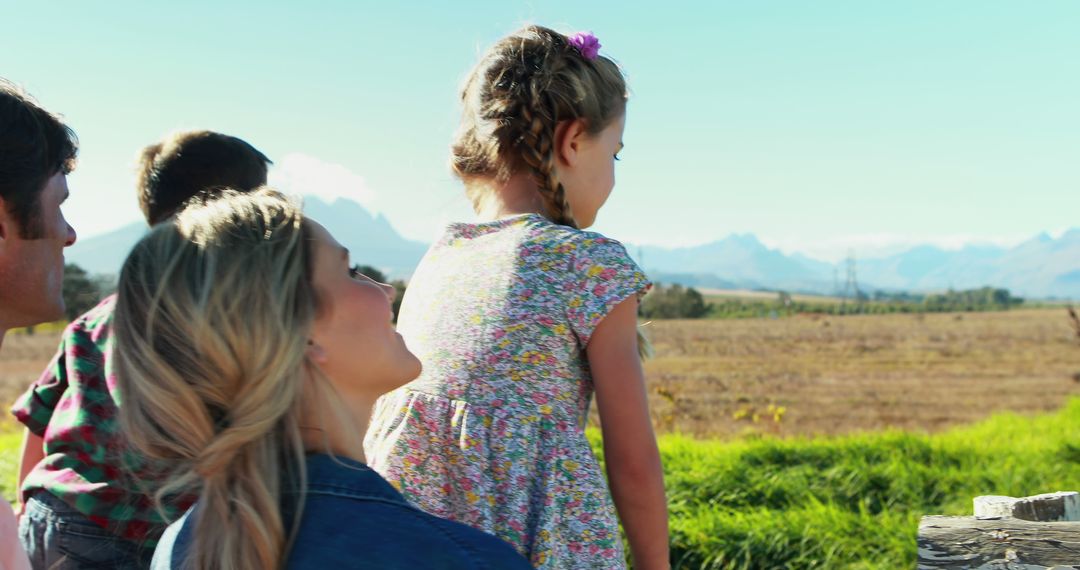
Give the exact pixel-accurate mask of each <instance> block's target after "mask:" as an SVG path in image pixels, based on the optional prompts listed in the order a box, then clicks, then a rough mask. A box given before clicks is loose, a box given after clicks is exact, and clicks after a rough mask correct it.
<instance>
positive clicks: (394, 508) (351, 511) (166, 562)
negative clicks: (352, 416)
mask: <svg viewBox="0 0 1080 570" xmlns="http://www.w3.org/2000/svg"><path fill="white" fill-rule="evenodd" d="M307 471H308V485H307V496H306V504H305V506H304V512H303V515H302V518H301V521H300V529H299V532H298V533H297V536H296V540H295V541H294V542H293V546H292V550H291V551H290V552H289V553H288V559H287V560H288V562H287V563H286V564H285V566H284V567H285V568H289V569H297V570H300V569H309V568H310V569H316V568H317V569H320V570H322V569H325V568H331V569H335V570H347V569H350V568H372V569H374V568H379V569H382V570H396V569H406V568H408V569H410V570H411V569H414V568H425V569H428V568H430V569H446V570H450V569H455V570H456V569H461V570H465V569H469V570H483V569H491V570H496V569H498V570H502V569H504V568H505V569H508V570H518V569H520V570H527V569H530V568H531V566H530V565H529V563H528V562H527V561H526V560H525V559H524V558H523V557H521V556H520V555H519V554H518V553H517V551H515V550H514V549H513V547H511V546H510V545H509V544H507V543H505V542H503V541H502V540H500V539H498V538H496V537H494V536H492V535H490V534H487V533H485V532H482V531H479V530H476V529H474V528H471V527H468V526H465V525H463V524H460V523H456V522H453V521H449V520H446V519H441V518H438V517H436V516H433V515H430V514H428V513H425V512H423V511H421V510H419V509H417V508H416V507H413V506H411V505H409V504H408V503H406V502H405V499H404V497H402V496H401V494H400V493H398V492H397V490H395V489H394V488H393V487H391V486H390V484H389V483H387V482H386V480H385V479H383V478H382V477H381V476H380V475H379V474H377V473H375V472H374V471H372V470H371V469H369V468H368V467H367V466H366V465H364V464H363V463H359V462H356V461H353V460H350V459H346V458H343V457H338V458H332V457H330V456H328V455H309V456H308V459H307ZM198 508H199V505H198V503H196V505H195V506H194V507H192V508H191V510H189V511H188V512H187V513H185V514H184V516H183V517H181V518H180V519H179V520H178V521H176V522H175V523H173V524H172V525H170V526H169V528H168V529H167V530H166V531H165V534H164V535H163V536H162V537H161V541H160V542H159V543H158V546H157V550H155V552H154V561H153V564H152V565H151V570H183V569H184V558H185V556H186V553H187V549H188V546H189V544H190V542H191V539H192V531H193V530H194V526H195V524H194V522H195V520H194V518H193V517H195V516H198ZM193 513H194V515H193ZM286 528H288V521H286Z"/></svg>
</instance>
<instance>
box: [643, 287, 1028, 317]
mask: <svg viewBox="0 0 1080 570" xmlns="http://www.w3.org/2000/svg"><path fill="white" fill-rule="evenodd" d="M1023 302H1024V299H1023V298H1020V297H1016V296H1013V295H1012V293H1010V292H1009V290H1008V289H1001V288H994V287H981V288H978V289H966V290H962V291H956V290H951V289H950V290H948V291H946V292H944V293H930V294H919V293H909V292H900V293H890V292H885V291H876V292H874V294H873V295H867V294H863V293H861V294H860V295H858V296H857V297H856V298H854V299H845V300H839V301H837V300H827V301H805V300H795V299H793V298H792V296H791V295H790V294H789V293H787V292H785V291H778V292H776V297H775V298H774V299H739V298H729V299H720V300H716V301H707V300H706V299H705V297H704V295H702V294H701V293H700V292H699V291H697V290H696V289H694V288H693V287H683V286H682V285H678V284H673V285H666V286H665V285H662V284H657V285H656V287H654V288H653V290H652V291H650V292H649V294H648V295H646V296H645V298H644V300H643V301H642V303H641V316H642V317H644V318H647V319H697V318H718V319H738V318H779V317H788V316H792V315H797V314H804V313H810V314H827V315H867V314H887V313H951V312H974V311H1005V310H1008V309H1011V308H1014V307H1017V306H1019V305H1021V304H1023Z"/></svg>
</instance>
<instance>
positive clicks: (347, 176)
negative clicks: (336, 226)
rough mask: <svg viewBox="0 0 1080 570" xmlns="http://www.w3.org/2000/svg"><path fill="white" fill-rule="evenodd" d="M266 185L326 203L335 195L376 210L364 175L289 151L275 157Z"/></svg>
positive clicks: (373, 212)
mask: <svg viewBox="0 0 1080 570" xmlns="http://www.w3.org/2000/svg"><path fill="white" fill-rule="evenodd" d="M268 182H269V184H270V186H272V187H274V188H277V189H278V190H281V191H282V192H286V193H289V194H299V195H303V196H315V197H317V198H320V199H322V200H324V201H326V202H327V203H330V202H333V201H334V200H336V199H338V198H346V199H349V200H352V201H354V202H358V203H359V204H360V205H362V206H364V208H366V209H367V210H368V211H369V212H371V213H372V214H376V213H378V211H379V209H378V207H377V206H376V202H377V198H378V196H377V195H376V193H375V191H374V190H372V189H371V188H370V187H368V185H367V182H366V181H365V180H364V177H362V176H360V175H359V174H356V173H355V172H353V171H351V170H349V169H348V168H346V167H344V166H342V165H340V164H336V163H333V162H326V161H323V160H321V159H319V158H316V157H314V156H310V155H307V154H303V153H299V152H293V153H289V154H286V155H285V157H284V158H282V159H281V160H280V161H275V163H274V166H273V167H271V169H270V174H269V180H268Z"/></svg>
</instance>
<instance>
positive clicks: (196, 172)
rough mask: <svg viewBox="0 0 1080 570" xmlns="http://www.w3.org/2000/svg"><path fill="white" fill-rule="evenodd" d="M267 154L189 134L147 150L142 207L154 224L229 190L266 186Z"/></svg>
mask: <svg viewBox="0 0 1080 570" xmlns="http://www.w3.org/2000/svg"><path fill="white" fill-rule="evenodd" d="M269 164H271V162H270V159H269V158H266V155H264V154H263V153H261V152H259V151H258V150H257V149H256V148H255V147H253V146H251V145H250V144H248V143H247V142H245V141H243V140H241V139H238V138H236V137H231V136H228V135H223V134H221V133H215V132H213V131H188V132H183V133H177V134H175V135H172V136H169V137H168V138H166V139H165V140H163V141H161V142H159V143H156V144H152V145H150V146H148V147H146V148H144V149H143V151H142V154H141V155H140V157H139V166H138V181H137V182H136V191H137V192H138V194H139V208H141V209H142V212H143V215H144V216H146V221H147V222H148V223H149V224H150V225H151V226H153V225H157V224H158V223H160V222H162V221H164V220H165V219H167V218H169V217H170V216H172V215H173V214H175V213H176V212H177V211H179V210H180V209H182V208H183V206H184V204H185V203H186V202H188V201H189V200H191V199H192V198H194V197H195V196H200V195H202V196H203V197H206V196H207V195H208V194H214V193H216V192H217V191H220V190H222V189H225V188H232V189H234V190H241V191H244V192H247V191H250V190H254V189H255V188H258V187H260V186H263V185H265V184H266V170H267V166H268V165H269Z"/></svg>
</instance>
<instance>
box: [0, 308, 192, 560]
mask: <svg viewBox="0 0 1080 570" xmlns="http://www.w3.org/2000/svg"><path fill="white" fill-rule="evenodd" d="M115 306H116V297H115V295H114V296H110V297H108V298H106V299H105V300H104V301H102V302H101V304H99V305H98V306H97V307H94V308H93V309H91V310H89V311H87V312H86V314H84V315H83V316H81V317H79V318H78V319H76V320H75V321H73V322H72V323H71V324H70V325H68V327H67V329H65V330H64V334H63V337H62V338H61V340H60V348H59V350H58V351H57V353H56V356H55V357H53V361H52V363H51V364H50V365H49V367H48V368H47V369H46V370H45V372H44V373H42V375H41V378H39V379H38V380H37V382H35V383H34V384H32V385H31V386H30V389H29V390H27V391H26V393H25V394H23V395H22V396H21V397H20V398H19V399H18V400H17V401H16V402H15V405H14V407H13V408H12V410H11V412H12V413H13V414H14V415H15V417H16V418H18V420H19V421H20V422H22V423H23V424H24V425H25V426H26V427H27V428H28V429H29V430H30V431H31V432H33V433H34V434H36V435H38V436H41V437H42V438H43V439H44V443H45V458H44V459H43V460H42V461H41V462H40V463H38V464H37V466H36V467H34V470H33V471H31V472H30V473H29V474H28V475H27V476H26V479H25V480H24V481H23V486H22V490H21V491H22V495H23V497H24V498H26V497H29V496H30V494H31V493H33V492H35V491H39V490H41V491H47V492H49V493H52V494H53V495H55V496H56V497H58V498H60V499H62V500H63V501H65V502H66V503H68V504H69V505H71V506H72V507H74V508H75V509H76V510H78V511H79V512H81V513H83V514H85V515H86V516H87V518H88V519H90V520H92V521H94V522H95V523H97V524H99V525H101V526H102V527H104V528H106V529H109V530H110V531H112V532H113V533H115V534H117V535H118V536H122V537H124V538H127V539H129V540H133V541H136V542H139V543H144V544H145V545H147V546H151V545H153V544H154V543H156V542H157V538H158V537H159V536H160V534H161V532H162V531H163V530H164V529H165V526H166V525H167V522H166V521H164V520H163V519H162V516H161V514H160V513H159V512H158V510H157V509H156V507H155V506H154V500H153V497H152V496H151V493H152V490H148V489H145V481H147V480H151V481H152V480H153V477H152V476H150V475H149V474H150V473H152V472H153V470H152V469H151V467H150V465H149V464H148V463H147V462H146V461H144V460H142V458H141V457H140V456H139V455H137V454H136V453H135V452H134V451H132V450H130V449H125V445H124V442H123V440H122V438H120V437H119V433H118V431H119V425H118V419H117V417H116V415H117V412H118V408H117V406H118V404H119V400H120V398H119V397H118V394H117V386H116V376H115V374H114V372H113V370H112V366H111V363H110V358H109V355H110V354H111V352H112V346H111V345H112V335H111V333H112V327H111V326H110V323H111V322H112V317H113V310H114V308H115ZM122 466H126V467H127V468H126V469H122ZM158 472H160V470H158ZM127 473H137V474H138V475H139V476H140V479H141V480H142V481H144V482H143V483H139V484H137V483H135V479H133V478H132V477H130V476H129V475H127ZM140 487H141V488H140ZM193 502H194V497H193V496H192V497H183V498H180V499H178V500H176V501H170V503H171V504H170V505H169V508H168V510H167V512H166V513H165V514H166V516H168V517H169V519H170V520H174V519H176V518H178V517H179V515H180V514H182V513H183V512H184V511H185V510H187V508H188V507H189V506H190V505H191V504H192V503H193Z"/></svg>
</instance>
